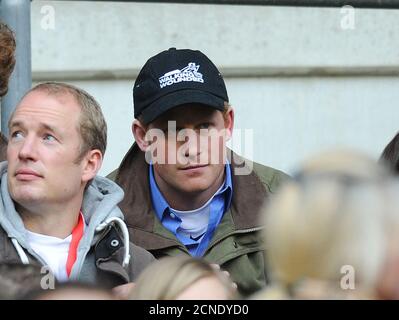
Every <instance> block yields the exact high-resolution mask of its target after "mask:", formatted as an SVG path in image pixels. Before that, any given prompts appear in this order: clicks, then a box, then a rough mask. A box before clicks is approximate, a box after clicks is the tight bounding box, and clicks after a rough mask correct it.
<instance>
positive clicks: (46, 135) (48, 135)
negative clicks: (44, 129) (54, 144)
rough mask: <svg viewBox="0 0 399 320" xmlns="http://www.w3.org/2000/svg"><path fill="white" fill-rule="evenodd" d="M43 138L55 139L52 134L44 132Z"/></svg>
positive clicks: (47, 139)
mask: <svg viewBox="0 0 399 320" xmlns="http://www.w3.org/2000/svg"><path fill="white" fill-rule="evenodd" d="M43 140H46V141H55V140H56V139H55V138H54V136H52V135H51V134H45V135H44V136H43Z"/></svg>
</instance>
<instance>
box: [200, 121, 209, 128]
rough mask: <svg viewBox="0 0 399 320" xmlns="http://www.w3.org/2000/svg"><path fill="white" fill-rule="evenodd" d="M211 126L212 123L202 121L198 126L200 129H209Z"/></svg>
mask: <svg viewBox="0 0 399 320" xmlns="http://www.w3.org/2000/svg"><path fill="white" fill-rule="evenodd" d="M210 126H211V124H210V123H208V122H206V123H201V124H200V125H199V126H198V128H199V129H209V127H210Z"/></svg>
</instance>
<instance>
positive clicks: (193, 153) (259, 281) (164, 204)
mask: <svg viewBox="0 0 399 320" xmlns="http://www.w3.org/2000/svg"><path fill="white" fill-rule="evenodd" d="M133 98H134V112H135V118H136V120H134V122H133V125H132V131H133V135H134V138H135V141H136V142H135V143H134V144H133V146H132V148H131V149H130V150H129V152H128V153H127V155H126V156H125V158H124V159H123V161H122V163H121V165H120V167H119V168H118V169H117V170H116V171H114V172H113V173H112V174H111V175H110V177H111V178H114V179H115V180H116V182H118V183H119V185H121V186H122V188H123V189H124V191H125V199H124V200H123V202H122V203H121V205H120V206H121V209H122V211H123V212H124V213H125V215H126V220H127V224H128V227H129V231H130V234H131V237H132V238H133V241H134V242H135V243H136V244H138V245H139V246H142V247H144V248H146V249H147V250H149V251H150V252H151V253H152V254H153V255H155V256H156V257H158V258H159V257H162V256H174V255H178V254H188V255H192V256H195V257H202V258H204V259H206V260H207V261H209V262H211V263H215V264H219V265H220V266H221V267H222V268H223V269H225V270H227V271H229V272H230V275H231V277H232V279H233V281H235V282H236V283H237V285H238V289H239V291H240V293H242V294H243V295H249V294H251V293H253V292H255V291H256V290H258V289H260V288H261V287H262V286H264V285H265V283H266V273H265V261H264V252H263V244H262V241H261V238H260V235H259V230H260V229H261V226H260V225H259V219H258V216H259V213H260V209H261V208H262V205H263V204H264V202H265V200H267V199H268V197H269V196H270V195H271V194H272V193H273V192H274V191H275V189H276V188H277V186H278V185H279V184H280V182H281V181H282V180H284V179H285V178H286V175H285V174H284V173H282V172H280V171H277V170H275V169H272V168H269V167H265V166H262V165H259V164H256V163H253V166H252V163H251V165H248V163H245V160H244V159H243V158H241V157H239V156H238V155H236V154H235V153H233V152H232V151H231V150H229V149H227V148H226V141H227V140H228V139H229V138H230V137H231V135H232V131H233V125H234V111H233V109H232V107H231V106H230V105H229V103H228V101H229V99H228V96H227V91H226V86H225V83H224V80H223V78H222V75H221V74H220V72H219V71H218V69H217V68H216V66H215V65H214V64H213V63H212V62H211V61H210V60H209V59H208V58H207V57H206V56H205V55H204V54H203V53H201V52H200V51H193V50H188V49H184V50H176V49H175V48H171V49H169V50H167V51H163V52H161V53H159V54H157V55H155V56H154V57H152V58H150V59H149V60H148V61H147V62H146V64H145V65H144V67H143V68H142V69H141V71H140V73H139V75H138V77H137V79H136V82H135V85H134V89H133ZM252 169H253V170H252Z"/></svg>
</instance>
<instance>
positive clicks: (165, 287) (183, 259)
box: [129, 256, 237, 300]
mask: <svg viewBox="0 0 399 320" xmlns="http://www.w3.org/2000/svg"><path fill="white" fill-rule="evenodd" d="M236 297H237V289H236V285H235V284H234V283H233V282H232V281H231V280H230V277H229V276H228V275H227V274H226V273H225V272H222V271H220V270H219V269H218V268H217V267H216V266H214V265H211V264H209V263H207V262H205V261H204V260H201V259H197V258H191V257H189V256H177V257H166V258H162V259H160V260H158V261H156V262H154V263H153V264H152V265H151V266H149V267H148V268H147V269H146V270H144V271H143V273H142V274H141V275H140V276H139V278H138V279H137V282H136V284H135V286H134V287H133V289H132V291H131V293H130V296H129V299H131V300H228V299H233V298H236Z"/></svg>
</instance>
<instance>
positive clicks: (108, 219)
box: [96, 217, 130, 267]
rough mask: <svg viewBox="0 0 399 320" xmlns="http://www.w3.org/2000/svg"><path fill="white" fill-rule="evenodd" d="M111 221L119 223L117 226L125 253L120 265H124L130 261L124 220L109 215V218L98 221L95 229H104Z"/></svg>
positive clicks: (127, 235)
mask: <svg viewBox="0 0 399 320" xmlns="http://www.w3.org/2000/svg"><path fill="white" fill-rule="evenodd" d="M112 222H116V223H117V224H118V225H119V228H120V229H121V231H122V235H123V242H124V248H125V253H124V257H123V262H122V266H123V267H126V266H127V265H128V264H129V262H130V253H129V251H130V246H129V231H128V230H127V227H126V224H125V222H124V221H123V220H122V219H121V218H118V217H110V218H107V219H105V221H104V222H102V223H100V224H99V225H98V227H97V228H96V231H102V230H104V229H105V228H106V227H107V226H108V225H109V224H111V223H112Z"/></svg>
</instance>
